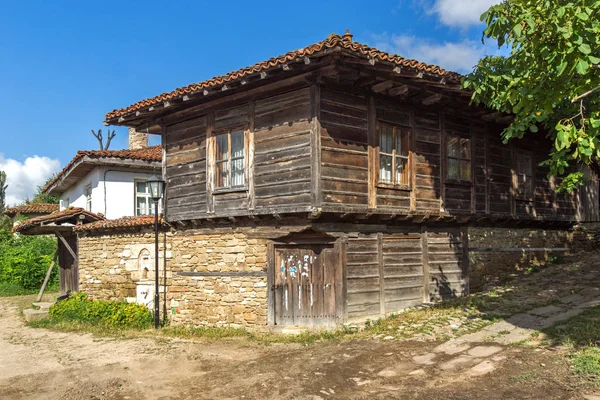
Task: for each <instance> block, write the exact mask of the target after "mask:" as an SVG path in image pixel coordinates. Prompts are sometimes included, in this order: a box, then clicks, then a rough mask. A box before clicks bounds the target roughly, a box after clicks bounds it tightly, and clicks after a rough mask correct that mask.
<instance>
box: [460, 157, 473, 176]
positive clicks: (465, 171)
mask: <svg viewBox="0 0 600 400" xmlns="http://www.w3.org/2000/svg"><path fill="white" fill-rule="evenodd" d="M460 180H461V181H470V180H471V161H470V160H462V161H461V162H460Z"/></svg>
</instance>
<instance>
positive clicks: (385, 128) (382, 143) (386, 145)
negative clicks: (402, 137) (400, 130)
mask: <svg viewBox="0 0 600 400" xmlns="http://www.w3.org/2000/svg"><path fill="white" fill-rule="evenodd" d="M393 138H394V131H393V128H392V127H391V126H390V125H385V124H381V125H380V126H379V151H380V152H381V153H388V154H391V153H392V146H393V144H392V141H393ZM390 171H391V170H390Z"/></svg>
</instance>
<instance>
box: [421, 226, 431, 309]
mask: <svg viewBox="0 0 600 400" xmlns="http://www.w3.org/2000/svg"><path fill="white" fill-rule="evenodd" d="M428 246H429V244H428V242H427V226H426V225H421V254H422V256H423V302H425V303H428V302H429V301H431V299H430V295H429V249H428Z"/></svg>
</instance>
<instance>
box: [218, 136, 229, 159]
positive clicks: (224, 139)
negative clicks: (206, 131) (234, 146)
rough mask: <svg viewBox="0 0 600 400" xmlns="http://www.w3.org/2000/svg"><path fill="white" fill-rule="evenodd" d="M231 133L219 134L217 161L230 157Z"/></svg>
mask: <svg viewBox="0 0 600 400" xmlns="http://www.w3.org/2000/svg"><path fill="white" fill-rule="evenodd" d="M228 147H229V135H228V134H223V135H219V136H217V161H220V160H227V159H228V158H229V155H228V152H229V149H228Z"/></svg>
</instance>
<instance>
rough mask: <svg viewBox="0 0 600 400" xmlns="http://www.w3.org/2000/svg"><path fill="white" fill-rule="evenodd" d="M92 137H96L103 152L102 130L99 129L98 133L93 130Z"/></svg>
mask: <svg viewBox="0 0 600 400" xmlns="http://www.w3.org/2000/svg"><path fill="white" fill-rule="evenodd" d="M92 135H94V137H95V138H96V139H98V143H99V144H100V150H102V129H98V133H96V132H94V130H93V129H92Z"/></svg>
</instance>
